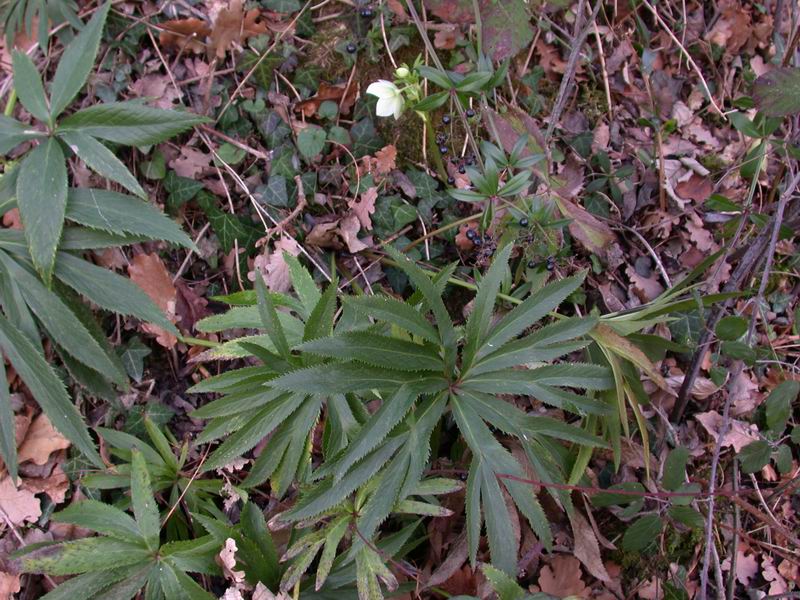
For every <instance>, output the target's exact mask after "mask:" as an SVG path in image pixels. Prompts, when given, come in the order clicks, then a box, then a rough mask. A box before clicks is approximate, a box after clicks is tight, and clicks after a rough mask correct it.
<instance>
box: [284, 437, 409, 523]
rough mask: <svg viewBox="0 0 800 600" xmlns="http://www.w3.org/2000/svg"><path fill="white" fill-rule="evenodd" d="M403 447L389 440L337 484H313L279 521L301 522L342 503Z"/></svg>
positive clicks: (399, 440)
mask: <svg viewBox="0 0 800 600" xmlns="http://www.w3.org/2000/svg"><path fill="white" fill-rule="evenodd" d="M402 444H403V439H402V438H393V439H392V438H390V439H389V440H387V441H386V442H385V443H384V444H383V445H382V446H380V447H379V448H378V449H377V450H376V451H374V452H373V453H372V454H370V455H369V456H367V457H366V458H365V459H364V460H363V461H361V463H359V464H358V465H357V466H356V467H355V468H354V469H352V470H351V471H350V472H349V473H347V475H345V476H344V478H342V480H341V481H340V482H339V483H336V484H334V483H333V480H331V479H326V480H324V481H323V482H321V483H318V484H316V485H315V486H314V487H313V488H311V490H310V491H309V492H308V493H307V494H305V495H303V496H301V498H300V500H299V501H298V502H297V504H295V505H294V506H293V507H292V508H291V510H289V511H287V512H286V513H283V515H282V516H281V519H280V520H281V521H285V522H292V521H304V520H306V519H309V518H311V517H316V516H317V515H319V514H321V513H323V512H325V511H326V510H329V509H331V508H333V507H334V506H337V505H339V504H341V503H342V502H343V501H344V499H345V498H347V496H349V495H350V494H351V493H353V491H355V490H356V489H357V488H359V487H360V486H361V485H363V484H364V483H366V482H367V481H368V480H369V479H371V478H372V477H374V476H375V473H376V472H377V471H378V469H379V468H380V467H381V465H383V464H385V463H386V461H387V460H388V459H389V457H391V456H392V455H393V454H394V453H395V451H397V449H398V448H400V446H401V445H402Z"/></svg>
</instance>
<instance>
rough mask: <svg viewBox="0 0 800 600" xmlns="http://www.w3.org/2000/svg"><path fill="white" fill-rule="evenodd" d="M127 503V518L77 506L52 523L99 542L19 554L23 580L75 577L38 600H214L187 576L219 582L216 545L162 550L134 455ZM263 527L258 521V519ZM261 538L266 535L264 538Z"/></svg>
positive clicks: (108, 509) (95, 505) (107, 509)
mask: <svg viewBox="0 0 800 600" xmlns="http://www.w3.org/2000/svg"><path fill="white" fill-rule="evenodd" d="M130 489H131V497H130V503H131V508H132V511H133V517H131V516H130V515H128V514H127V513H126V512H123V511H122V510H120V509H119V508H116V507H114V506H111V505H109V504H104V503H102V502H97V501H95V500H83V501H81V502H79V503H77V504H73V505H72V506H69V507H68V508H66V509H65V510H63V511H61V512H60V513H57V514H56V515H54V517H53V519H54V520H55V521H57V522H60V523H69V524H72V525H76V526H78V527H84V528H86V529H91V530H92V531H96V532H97V533H99V534H101V535H100V536H99V537H88V538H83V539H79V540H74V541H69V542H62V543H56V544H52V543H48V542H45V543H43V544H32V545H30V546H27V547H26V548H25V549H24V550H22V551H21V554H22V568H23V570H24V571H25V572H27V573H46V574H48V575H57V576H64V575H78V576H77V577H74V578H72V579H70V580H69V581H67V582H65V583H63V584H61V585H60V586H58V587H57V588H56V589H55V590H53V591H52V592H50V593H49V594H47V595H45V596H44V597H43V598H47V599H48V600H55V599H57V598H68V597H75V596H77V595H80V596H81V597H83V598H89V599H97V600H99V599H101V598H120V599H122V600H128V599H129V598H133V597H134V596H136V595H137V594H138V592H139V590H141V589H142V588H145V589H146V591H145V595H146V597H147V598H154V599H155V598H159V599H160V598H166V599H170V600H171V599H173V598H191V599H193V600H194V599H201V598H202V599H205V598H207V599H211V598H214V596H212V595H211V594H209V593H208V592H206V591H205V590H204V589H203V588H202V587H200V585H198V583H197V582H195V581H194V580H193V579H192V578H191V577H190V576H189V575H187V573H186V572H187V571H191V572H200V573H207V574H216V575H218V574H220V570H219V567H217V566H216V565H215V564H214V560H213V557H214V554H215V553H216V552H217V551H218V550H219V545H218V543H217V542H216V541H215V539H214V538H213V536H210V535H207V536H203V537H200V538H198V539H196V540H193V541H189V542H174V543H168V544H161V542H160V531H161V517H160V515H159V509H158V504H157V502H156V499H155V498H154V497H153V490H152V489H151V487H150V475H149V473H148V470H147V467H146V465H145V459H144V456H143V455H142V453H141V452H139V451H138V450H133V451H132V452H131V472H130ZM262 519H263V517H262ZM265 533H266V532H265Z"/></svg>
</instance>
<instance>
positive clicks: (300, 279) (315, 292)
mask: <svg viewBox="0 0 800 600" xmlns="http://www.w3.org/2000/svg"><path fill="white" fill-rule="evenodd" d="M283 259H284V261H285V262H286V264H287V265H288V267H289V275H290V277H291V279H292V287H293V288H294V291H295V292H296V293H297V297H298V298H300V303H301V304H302V306H303V312H302V316H303V318H304V319H307V318H308V316H309V315H310V314H311V311H313V310H314V307H315V306H316V305H317V303H318V302H319V299H320V297H321V296H322V294H321V293H320V291H319V288H318V287H317V284H316V283H314V278H313V277H311V274H310V273H309V272H308V271H307V270H306V269H305V267H303V265H301V264H300V261H299V260H298V259H297V257H296V256H293V255H292V254H290V253H289V252H284V253H283Z"/></svg>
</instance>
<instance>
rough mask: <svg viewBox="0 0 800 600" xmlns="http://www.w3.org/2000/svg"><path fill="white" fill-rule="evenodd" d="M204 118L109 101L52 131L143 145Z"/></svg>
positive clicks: (165, 137) (158, 140)
mask: <svg viewBox="0 0 800 600" xmlns="http://www.w3.org/2000/svg"><path fill="white" fill-rule="evenodd" d="M62 64H63V61H62ZM207 121H208V118H206V117H202V116H200V115H195V114H192V113H189V112H181V111H177V110H161V109H159V108H150V107H148V106H143V105H142V104H138V103H136V102H110V103H107V104H96V105H94V106H90V107H88V108H84V109H83V110H79V111H78V112H76V113H74V114H72V115H70V116H68V117H67V118H65V119H63V120H62V121H61V122H60V124H59V127H58V129H57V130H56V133H57V134H58V135H62V134H64V133H68V132H73V131H79V132H81V133H83V134H85V135H89V136H92V137H96V138H100V139H102V140H107V141H109V142H114V143H116V144H122V145H125V146H147V145H150V144H157V143H159V142H163V141H164V140H167V139H169V138H171V137H173V136H175V135H177V134H179V133H181V132H183V131H186V130H187V129H189V128H191V127H193V126H195V125H199V124H201V123H205V122H207Z"/></svg>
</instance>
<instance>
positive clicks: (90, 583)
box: [40, 563, 152, 600]
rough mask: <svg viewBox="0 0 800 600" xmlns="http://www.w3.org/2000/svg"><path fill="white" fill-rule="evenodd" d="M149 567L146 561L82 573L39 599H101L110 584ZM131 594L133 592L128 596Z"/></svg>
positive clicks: (150, 566)
mask: <svg viewBox="0 0 800 600" xmlns="http://www.w3.org/2000/svg"><path fill="white" fill-rule="evenodd" d="M150 568H152V564H151V563H147V564H142V565H140V564H134V565H131V566H128V567H122V568H120V569H111V570H108V571H95V572H90V573H84V574H83V575H78V576H77V577H73V578H72V579H68V580H67V581H65V582H63V583H61V584H59V585H58V586H57V587H56V588H55V589H54V590H53V591H51V592H49V593H47V594H45V595H44V596H42V597H41V599H40V600H74V599H75V598H78V597H80V598H83V599H86V600H101V599H104V598H106V596H105V590H107V589H108V588H109V587H110V586H112V585H114V584H116V583H119V582H121V581H124V580H127V579H129V578H132V577H136V576H137V574H139V573H141V572H142V571H145V570H146V571H149V569H150ZM139 587H141V586H139ZM132 596H133V594H132V595H131V596H130V597H132Z"/></svg>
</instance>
